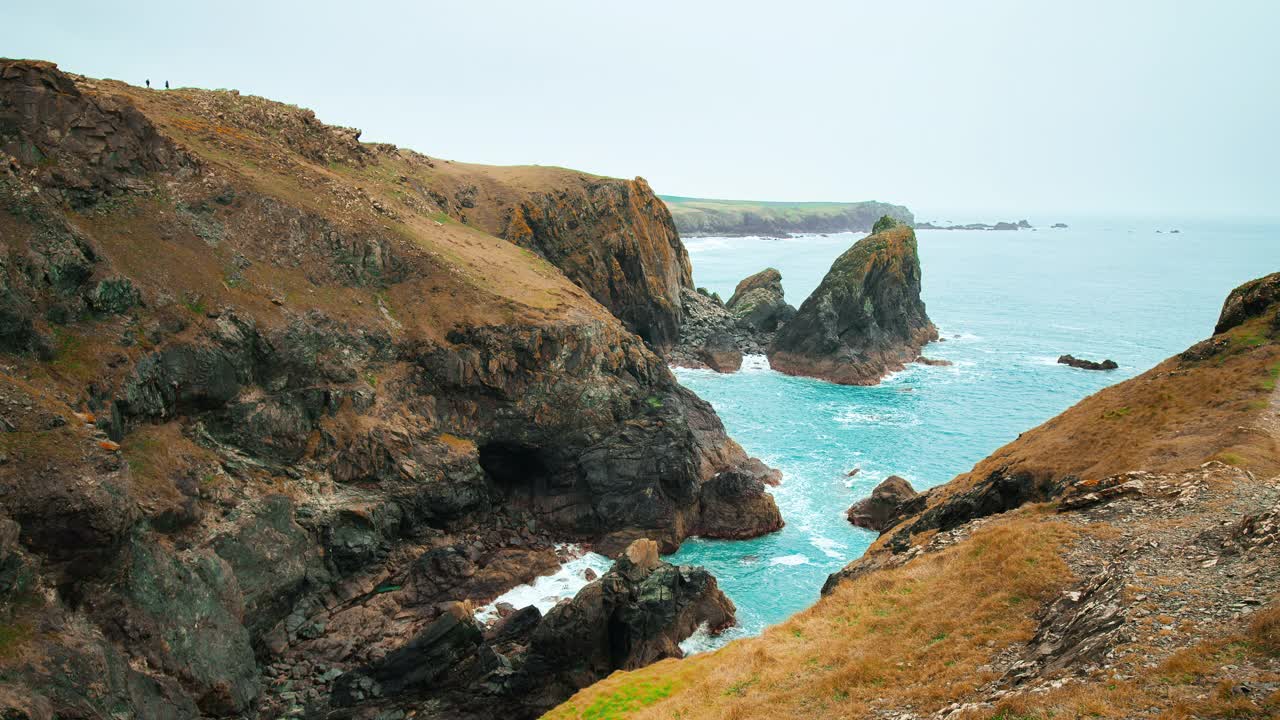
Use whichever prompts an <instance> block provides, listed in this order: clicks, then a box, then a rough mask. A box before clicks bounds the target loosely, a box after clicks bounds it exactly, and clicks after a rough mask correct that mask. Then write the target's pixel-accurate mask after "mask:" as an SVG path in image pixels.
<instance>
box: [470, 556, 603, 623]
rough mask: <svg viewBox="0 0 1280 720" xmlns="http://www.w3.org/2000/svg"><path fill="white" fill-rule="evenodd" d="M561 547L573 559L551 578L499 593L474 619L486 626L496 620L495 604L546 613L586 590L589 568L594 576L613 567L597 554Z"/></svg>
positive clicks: (543, 577)
mask: <svg viewBox="0 0 1280 720" xmlns="http://www.w3.org/2000/svg"><path fill="white" fill-rule="evenodd" d="M560 547H561V549H563V550H567V551H569V552H570V553H571V554H573V555H576V557H574V558H573V559H572V560H570V561H569V562H566V563H565V564H563V565H561V566H560V569H559V570H557V571H555V572H554V573H552V574H550V575H543V576H542V577H540V578H537V579H535V580H534V581H533V582H531V583H529V584H527V585H517V586H516V587H513V588H511V589H510V590H508V591H506V592H504V593H502V594H501V595H499V596H498V597H497V599H495V600H494V601H493V602H491V603H489V604H488V605H485V606H484V607H482V608H480V609H478V610H476V619H477V620H479V621H480V622H485V621H488V620H491V619H493V618H495V617H497V616H498V603H503V602H505V603H511V605H512V606H513V607H516V608H523V607H527V606H529V605H533V606H535V607H537V608H538V609H539V610H541V611H542V612H543V613H546V612H547V611H548V610H550V609H551V608H553V607H555V605H556V603H558V602H560V601H561V600H564V599H565V598H571V597H573V596H574V595H577V594H578V591H579V590H581V589H582V588H584V587H586V586H587V582H588V581H587V578H586V571H587V569H588V568H590V569H591V570H594V571H595V572H596V574H597V575H603V574H604V573H606V572H608V570H609V568H611V567H613V561H612V560H610V559H609V558H607V557H605V556H603V555H600V554H598V553H593V552H583V551H582V548H580V547H578V546H576V545H562V546H560Z"/></svg>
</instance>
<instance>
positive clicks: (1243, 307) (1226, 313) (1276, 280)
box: [1213, 273, 1280, 335]
mask: <svg viewBox="0 0 1280 720" xmlns="http://www.w3.org/2000/svg"><path fill="white" fill-rule="evenodd" d="M1277 300H1280V273H1271V274H1270V275H1267V276H1265V277H1260V278H1258V279H1257V280H1251V281H1250V282H1247V283H1245V284H1243V285H1241V286H1240V287H1238V288H1236V289H1234V290H1232V291H1231V294H1229V295H1227V299H1226V300H1225V301H1224V302H1223V303H1222V312H1221V313H1219V315H1218V323H1217V325H1216V326H1215V327H1214V328H1213V332H1214V334H1215V335H1216V334H1219V333H1224V332H1227V331H1228V330H1231V329H1232V328H1235V327H1238V326H1240V325H1241V324H1243V323H1244V322H1245V321H1246V320H1248V319H1250V318H1253V317H1258V316H1259V315H1260V314H1262V313H1264V312H1266V311H1267V310H1268V309H1269V308H1270V307H1271V306H1272V305H1275V304H1276V301H1277ZM1271 327H1272V328H1276V329H1280V313H1277V314H1276V315H1275V316H1274V317H1273V318H1272V319H1271Z"/></svg>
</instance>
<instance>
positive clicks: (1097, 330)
mask: <svg viewBox="0 0 1280 720" xmlns="http://www.w3.org/2000/svg"><path fill="white" fill-rule="evenodd" d="M1170 227H1179V228H1180V229H1181V230H1182V232H1181V233H1179V234H1176V235H1170V234H1168V233H1167V228H1170ZM1158 228H1165V229H1166V232H1163V233H1156V232H1155V231H1156V229H1158ZM917 236H918V241H919V247H920V256H921V263H922V267H923V274H924V288H923V295H924V299H925V301H926V303H927V305H928V312H929V315H930V317H931V318H932V319H933V320H934V322H935V324H936V325H937V326H938V329H939V331H940V332H941V334H942V337H943V338H944V341H943V342H938V343H934V344H932V345H930V346H929V347H927V348H926V350H925V354H926V355H928V356H930V357H936V358H942V359H946V360H949V361H951V362H952V363H953V365H951V366H949V367H929V366H923V365H911V366H909V367H908V369H906V370H905V371H903V372H900V373H897V374H894V375H893V376H891V377H889V378H887V379H886V380H885V381H884V382H882V383H881V384H879V385H876V386H871V387H849V386H839V385H832V384H829V383H825V382H821V381H818V380H811V379H807V378H795V377H788V376H785V375H782V374H780V373H776V372H773V371H772V370H770V369H769V367H768V363H767V361H766V360H765V358H764V357H762V356H757V357H749V358H747V360H746V361H745V362H744V365H743V369H742V370H741V371H740V372H737V373H733V374H726V375H722V374H717V373H715V372H713V371H710V370H690V369H680V368H678V369H676V370H675V372H676V375H677V377H678V378H679V380H680V382H681V383H683V384H684V385H686V386H687V387H689V388H690V389H692V390H693V391H694V392H696V393H698V395H700V396H701V397H702V398H704V399H705V400H707V401H709V402H710V403H711V404H712V405H713V406H714V407H715V409H716V412H717V413H719V415H720V417H721V418H722V420H723V421H724V423H725V426H726V428H727V429H728V431H729V434H730V435H731V436H732V437H733V438H734V439H736V440H737V441H738V442H739V443H741V444H742V446H743V447H744V448H745V449H746V450H747V451H748V452H750V453H752V454H754V455H756V456H758V457H760V458H761V459H762V460H764V461H765V462H767V463H768V464H770V465H772V466H774V467H776V468H778V469H780V470H781V471H782V472H783V476H784V477H783V481H782V484H781V485H780V486H778V487H776V488H774V489H773V494H774V496H775V498H776V500H777V502H778V505H779V507H780V509H781V510H782V515H783V518H784V520H785V521H786V523H787V525H786V527H785V528H784V529H783V530H781V531H780V532H778V533H774V534H772V535H768V536H765V537H761V538H756V539H752V540H742V541H715V540H701V539H691V540H688V541H686V542H685V543H684V545H683V546H682V547H681V548H680V550H679V551H678V552H677V553H675V554H673V555H672V556H670V557H669V558H668V559H669V560H671V561H672V562H677V563H681V564H689V565H702V566H704V567H706V568H707V569H709V570H711V572H712V573H713V574H714V575H715V576H716V578H717V579H718V580H719V582H720V586H721V587H722V588H723V589H724V590H725V592H726V594H728V596H729V597H730V598H731V599H732V600H733V601H734V602H735V603H736V604H737V607H738V620H739V624H738V626H737V627H735V628H733V629H731V630H730V631H728V632H726V633H724V634H722V635H721V636H719V637H717V638H708V637H705V636H702V635H697V636H695V637H694V638H691V639H690V640H689V641H687V642H686V643H685V648H686V649H687V650H690V651H696V650H701V649H706V648H709V647H715V646H718V645H721V644H723V643H724V642H727V641H728V640H730V639H732V638H734V637H741V636H745V635H754V634H758V633H759V632H760V631H761V630H763V629H764V628H765V627H766V626H768V625H771V624H774V623H777V622H779V621H781V620H783V619H785V618H786V617H788V616H789V615H791V614H793V613H795V612H798V611H800V610H802V609H804V608H806V607H808V606H809V605H811V604H813V602H814V601H815V600H816V599H817V598H818V594H819V589H820V588H821V586H822V583H823V581H824V580H825V579H826V577H827V575H828V574H830V573H831V572H834V571H835V570H837V569H839V568H841V567H843V566H844V565H845V564H847V563H848V562H849V561H851V560H853V559H855V558H857V557H858V556H859V555H861V554H862V552H863V551H864V550H865V549H866V548H867V546H868V545H870V543H871V542H872V541H873V540H874V539H875V534H874V533H871V532H868V531H865V530H860V529H858V528H854V527H853V526H851V525H849V524H848V522H847V521H846V520H845V517H844V512H845V510H846V509H847V508H848V507H849V505H851V504H852V503H853V502H855V501H856V500H858V499H860V498H862V497H865V496H866V495H868V494H869V493H870V492H871V489H872V488H873V487H875V485H876V484H877V483H879V482H880V481H881V480H883V479H884V478H885V477H887V476H889V475H900V476H902V477H904V478H906V479H907V480H909V481H910V482H911V484H912V485H913V486H914V487H915V488H916V489H922V488H927V487H932V486H935V485H938V484H941V483H945V482H947V481H948V480H950V479H951V478H952V477H954V476H955V475H957V474H958V473H961V472H965V471H967V470H968V469H969V468H971V467H972V466H973V464H974V463H976V462H977V461H978V460H980V459H982V458H983V457H986V456H987V455H989V454H990V453H991V452H992V451H994V450H996V449H997V448H999V447H1000V446H1001V445H1003V444H1005V443H1007V442H1009V441H1011V440H1013V439H1015V438H1016V437H1017V436H1018V434H1019V433H1020V432H1022V431H1025V430H1028V429H1030V428H1032V427H1034V426H1036V425H1038V424H1039V423H1041V422H1044V421H1045V420H1047V419H1049V418H1050V417H1052V416H1053V415H1055V414H1057V413H1059V412H1061V411H1062V410H1064V409H1066V408H1067V407H1069V406H1071V405H1072V404H1074V403H1075V402H1077V401H1078V400H1080V399H1081V398H1083V397H1085V396H1087V395H1089V394H1091V393H1093V392H1096V391H1098V390H1100V389H1102V388H1103V387H1106V386H1107V385H1110V384H1113V383H1116V382H1119V381H1121V380H1124V379H1126V378H1129V377H1132V376H1134V375H1137V374H1139V373H1141V372H1143V371H1145V370H1147V369H1149V368H1151V367H1152V366H1154V365H1155V364H1156V363H1158V362H1160V361H1161V360H1163V359H1164V358H1166V357H1168V356H1170V355H1173V354H1175V353H1177V352H1181V351H1182V350H1184V349H1185V348H1186V347H1188V346H1189V345H1191V344H1192V343H1193V342H1195V341H1196V340H1198V339H1200V338H1202V337H1206V336H1208V335H1209V334H1210V333H1211V331H1212V328H1213V324H1214V321H1215V319H1216V318H1217V315H1218V311H1219V309H1220V304H1221V301H1222V298H1223V297H1225V296H1226V294H1227V292H1228V291H1229V290H1230V289H1231V288H1233V287H1235V286H1236V285H1238V284H1239V283H1241V282H1243V281H1245V280H1248V279H1250V278H1253V277H1256V276H1259V275H1262V274H1265V273H1267V272H1271V271H1274V270H1276V269H1277V268H1280V245H1277V243H1276V238H1277V236H1280V228H1276V227H1274V226H1268V225H1264V224H1240V223H1237V224H1224V223H1213V222H1199V223H1189V222H1182V223H1179V224H1171V223H1170V222H1169V221H1161V222H1159V223H1156V222H1152V221H1140V220H1132V219H1130V220H1089V221H1078V222H1073V223H1072V227H1071V228H1069V229H1065V230H1047V229H1043V230H1039V231H1027V230H1023V231H1016V232H1014V231H1010V232H992V231H941V230H921V231H918V232H917ZM859 237H861V235H860V234H850V233H841V234H834V235H829V236H798V237H793V238H788V239H781V240H778V239H768V238H693V239H687V240H686V241H685V242H686V245H687V247H688V249H689V253H690V257H691V259H692V262H693V271H694V280H695V282H696V284H697V285H699V286H702V287H706V288H707V289H708V290H711V291H713V292H717V293H719V294H720V296H721V297H723V298H728V297H729V296H730V295H731V294H732V293H733V288H734V285H735V284H736V283H737V281H738V280H740V279H742V278H743V277H746V276H747V275H750V274H752V273H754V272H757V271H759V270H762V269H763V268H765V267H769V266H772V267H776V268H778V269H779V270H780V271H781V272H782V280H783V286H784V288H785V289H786V293H787V298H788V301H789V302H791V303H792V304H793V305H796V306H799V305H800V303H801V302H802V301H803V300H804V298H805V297H806V296H807V294H808V293H809V292H810V291H811V290H812V289H813V288H814V287H816V286H817V284H818V282H819V281H820V280H821V279H822V276H823V274H824V273H825V272H826V270H827V269H828V268H829V267H830V264H831V262H832V260H833V259H834V258H835V257H836V256H837V255H839V254H840V253H841V252H842V251H844V250H845V249H847V248H848V247H849V246H850V245H851V244H852V243H853V242H854V241H855V240H856V239H857V238H859ZM1064 353H1072V354H1075V355H1077V356H1079V357H1087V358H1090V359H1096V360H1101V359H1103V358H1111V359H1113V360H1115V361H1116V362H1118V363H1119V365H1120V368H1119V369H1117V370H1114V371H1110V372H1091V371H1086V370H1077V369H1074V368H1069V367H1066V366H1063V365H1058V364H1057V363H1056V359H1057V357H1058V356H1059V355H1061V354H1064ZM854 468H858V469H859V472H858V473H857V475H856V476H854V477H849V476H848V473H849V471H850V470H852V469H854Z"/></svg>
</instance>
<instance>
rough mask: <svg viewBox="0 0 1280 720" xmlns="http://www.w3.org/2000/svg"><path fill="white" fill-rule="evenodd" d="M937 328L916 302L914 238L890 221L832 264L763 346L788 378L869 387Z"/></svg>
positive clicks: (901, 363) (913, 352)
mask: <svg viewBox="0 0 1280 720" xmlns="http://www.w3.org/2000/svg"><path fill="white" fill-rule="evenodd" d="M937 337H938V330H937V328H935V327H934V326H933V323H932V322H930V321H929V317H928V315H926V314H925V307H924V302H923V301H922V300H921V299H920V258H919V256H918V255H917V252H916V238H915V233H914V232H913V231H912V230H911V228H910V227H907V226H906V225H902V224H901V223H898V222H897V221H895V220H893V219H892V218H889V217H884V218H881V220H880V222H877V223H876V226H875V228H874V232H873V233H872V234H871V235H869V236H867V237H865V238H863V239H861V240H859V241H858V242H857V243H855V244H854V245H853V247H851V248H850V249H849V250H847V251H846V252H845V253H844V254H842V255H841V256H840V257H839V258H837V259H836V261H835V263H834V264H832V266H831V270H830V271H828V272H827V275H826V277H824V278H823V279H822V283H821V284H819V285H818V289H817V290H814V292H813V294H812V295H810V296H809V297H808V299H806V300H805V301H804V303H803V304H802V305H801V306H800V310H799V311H798V312H797V313H796V316H795V317H794V318H793V319H792V320H791V321H789V322H788V323H787V324H786V325H784V326H783V327H782V329H781V330H780V331H778V334H777V336H776V337H775V338H774V341H773V344H772V345H770V347H769V364H770V365H771V366H773V368H774V369H775V370H778V371H779V372H783V373H786V374H788V375H806V376H810V377H817V378H821V379H824V380H828V381H831V382H835V383H839V384H842V385H869V384H874V383H877V382H879V381H880V378H882V377H883V376H884V375H885V374H886V373H888V372H892V371H895V370H901V369H902V368H903V367H904V366H905V364H906V363H909V362H911V361H912V360H915V359H916V358H917V357H919V356H920V349H921V348H922V347H923V346H924V345H925V343H927V342H929V341H931V340H935V339H937Z"/></svg>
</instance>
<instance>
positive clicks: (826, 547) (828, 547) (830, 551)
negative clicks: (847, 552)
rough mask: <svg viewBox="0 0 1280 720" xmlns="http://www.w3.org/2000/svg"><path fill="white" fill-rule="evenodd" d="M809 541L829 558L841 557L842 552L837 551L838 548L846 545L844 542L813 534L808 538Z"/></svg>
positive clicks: (842, 555)
mask: <svg viewBox="0 0 1280 720" xmlns="http://www.w3.org/2000/svg"><path fill="white" fill-rule="evenodd" d="M809 543H810V544H811V545H813V546H814V547H816V548H818V549H819V550H821V551H822V553H823V554H824V555H826V556H827V557H829V558H836V559H839V558H842V557H844V554H843V553H841V552H839V550H840V549H842V548H845V547H847V546H846V545H845V544H844V543H842V542H838V541H836V540H832V539H831V538H828V537H822V536H821V535H815V536H813V537H811V538H809Z"/></svg>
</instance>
